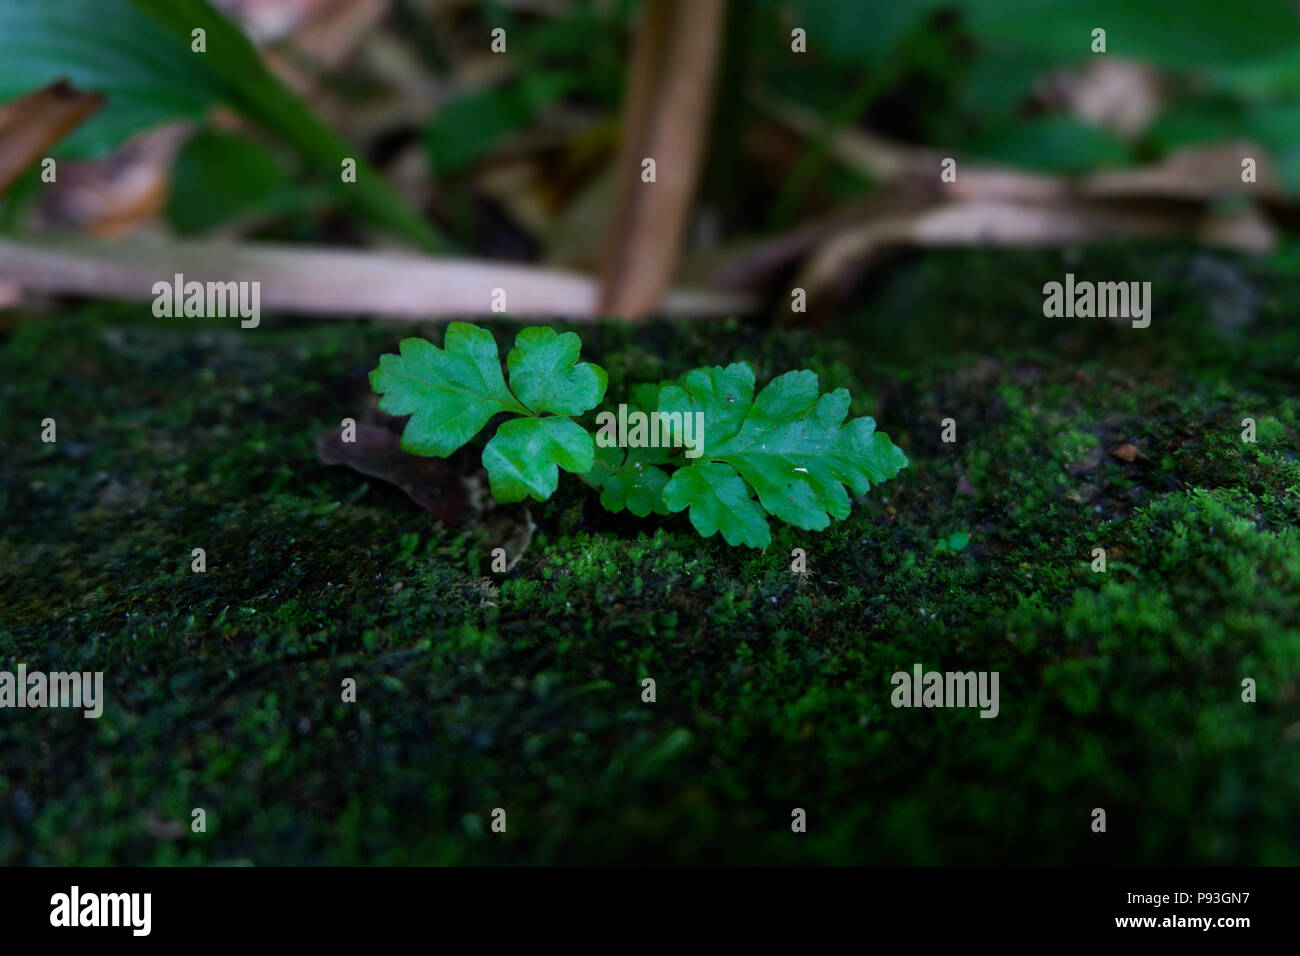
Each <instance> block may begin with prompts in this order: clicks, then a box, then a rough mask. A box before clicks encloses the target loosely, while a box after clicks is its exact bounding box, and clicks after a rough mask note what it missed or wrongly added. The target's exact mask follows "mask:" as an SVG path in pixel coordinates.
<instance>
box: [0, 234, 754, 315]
mask: <svg viewBox="0 0 1300 956" xmlns="http://www.w3.org/2000/svg"><path fill="white" fill-rule="evenodd" d="M177 273H180V274H182V275H184V277H185V279H186V281H187V282H189V281H196V282H243V281H256V282H259V283H260V296H261V307H262V308H263V309H269V310H280V311H286V312H296V313H307V314H313V315H326V316H330V315H332V316H349V315H354V316H355V315H365V316H374V317H378V318H388V319H401V320H411V321H422V320H428V319H430V318H434V317H438V316H444V315H464V316H490V315H492V312H491V311H490V307H491V303H492V300H493V290H494V289H498V288H500V289H506V290H507V291H508V298H507V304H508V314H509V315H511V316H519V317H526V318H536V317H551V316H557V317H562V318H566V319H574V320H582V319H592V318H596V317H597V316H599V315H600V314H601V313H600V311H599V310H598V308H597V291H598V290H597V284H596V281H595V280H594V279H592V278H590V277H588V276H584V275H580V274H578V273H573V272H561V271H559V270H555V269H541V268H536V267H533V266H524V265H514V264H510V263H501V262H489V261H485V260H473V259H434V258H429V257H425V256H418V255H413V254H409V253H391V252H375V251H365V250H342V249H333V248H329V249H327V248H322V247H304V246H290V245H282V244H276V243H235V244H230V243H219V242H211V241H186V240H169V241H166V242H161V241H146V240H134V239H132V240H116V241H102V240H95V239H86V238H83V237H69V238H59V239H27V240H24V241H23V242H15V241H13V240H7V239H0V281H3V280H5V279H16V280H21V281H22V283H23V284H24V285H25V286H27V287H28V288H29V289H32V290H36V291H44V292H52V293H61V294H73V295H86V296H93V297H95V298H97V299H127V300H146V301H147V300H149V299H152V298H153V292H152V288H153V285H154V283H156V282H160V281H164V282H171V281H172V276H173V275H175V274H177ZM752 308H753V301H752V299H750V298H749V297H748V296H744V295H738V294H735V293H725V292H710V291H696V290H690V289H683V290H678V291H675V292H672V293H670V294H669V295H668V296H667V297H666V299H665V300H664V302H663V305H662V311H663V312H664V313H665V314H670V315H671V314H675V315H684V316H695V317H708V316H715V315H730V314H732V313H735V312H740V311H749V310H751V309H752Z"/></svg>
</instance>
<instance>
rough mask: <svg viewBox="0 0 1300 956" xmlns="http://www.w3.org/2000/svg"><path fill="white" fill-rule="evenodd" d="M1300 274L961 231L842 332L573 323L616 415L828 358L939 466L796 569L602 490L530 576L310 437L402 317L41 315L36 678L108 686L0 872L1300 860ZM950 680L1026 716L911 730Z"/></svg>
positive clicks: (12, 602)
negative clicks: (234, 320)
mask: <svg viewBox="0 0 1300 956" xmlns="http://www.w3.org/2000/svg"><path fill="white" fill-rule="evenodd" d="M1207 263H1208V266H1207ZM1066 271H1073V272H1075V273H1076V274H1077V275H1079V277H1080V278H1101V279H1121V278H1132V279H1142V278H1150V279H1153V280H1154V284H1155V292H1156V301H1155V310H1154V318H1153V322H1152V325H1151V327H1150V328H1149V329H1146V330H1133V329H1130V328H1128V327H1127V326H1126V325H1116V324H1110V323H1107V322H1105V321H1104V320H1100V319H1071V320H1053V319H1045V318H1044V317H1043V316H1042V312H1041V304H1042V296H1041V286H1042V283H1043V282H1045V281H1048V280H1050V279H1058V280H1059V279H1061V278H1062V276H1063V275H1064V273H1065V272H1066ZM1207 277H1208V278H1207ZM1293 287H1294V282H1293V280H1292V279H1291V277H1290V274H1289V273H1288V272H1287V271H1279V270H1278V269H1277V268H1276V266H1262V265H1249V264H1246V263H1237V262H1233V261H1223V260H1219V259H1212V258H1207V257H1205V256H1204V255H1203V254H1200V253H1195V252H1193V251H1191V250H1185V249H1159V248H1158V249H1147V250H1142V251H1135V250H1128V249H1115V250H1101V251H1097V252H1094V253H1091V254H1089V255H1088V256H1086V257H1085V258H1084V259H1083V260H1082V261H1075V262H1073V264H1071V265H1067V264H1066V261H1065V260H1064V259H1063V258H1062V256H1060V255H1059V254H1056V253H1032V254H1030V253H1004V254H997V255H993V254H989V253H977V252H971V253H944V254H934V255H927V256H918V257H914V258H909V259H907V260H904V261H902V262H899V263H896V264H895V265H894V266H892V267H891V268H890V269H888V270H886V273H885V274H884V275H882V276H881V277H880V278H878V279H877V280H876V281H875V282H874V283H873V287H872V288H871V289H870V290H869V295H867V296H865V297H864V301H863V302H862V303H860V304H859V305H858V306H856V307H855V308H854V309H852V310H848V311H847V312H846V314H845V316H844V318H842V319H841V320H840V321H839V322H838V323H837V325H836V326H835V328H834V330H833V335H813V334H811V333H809V332H806V331H798V330H793V331H791V330H784V331H782V330H778V331H763V330H761V329H758V328H756V327H753V326H750V325H745V324H741V323H736V322H727V323H719V324H711V325H684V324H682V325H669V324H665V323H655V324H650V325H645V326H639V327H632V328H629V327H623V326H616V325H599V326H595V327H592V326H585V325H584V326H581V327H577V331H579V332H580V334H582V336H583V339H584V357H586V358H589V359H591V360H593V361H596V362H599V363H601V364H602V365H604V366H605V367H606V368H607V369H608V370H609V372H610V374H611V385H610V391H609V398H610V399H612V400H614V401H617V400H619V397H620V396H621V395H622V394H625V392H624V389H625V388H626V386H627V385H629V384H631V383H634V382H637V381H643V380H645V381H654V380H658V379H660V378H663V377H670V376H675V375H676V374H679V373H680V372H682V371H684V370H685V369H687V368H689V367H692V366H694V365H699V364H713V363H720V364H725V363H726V362H729V361H736V360H741V359H746V360H749V361H752V362H753V363H754V364H755V366H756V367H757V369H758V374H759V379H760V381H763V380H766V379H767V378H770V377H771V376H773V375H775V374H778V373H780V372H782V371H785V370H787V369H788V368H791V367H810V368H813V369H814V370H816V371H817V372H819V374H820V375H821V377H822V383H823V387H825V388H831V387H837V386H841V385H843V386H848V387H849V388H850V389H851V390H852V392H853V395H854V404H855V411H856V412H857V413H868V414H872V415H874V416H875V417H876V418H877V421H878V423H879V426H880V428H881V429H882V430H884V431H886V432H888V433H889V434H890V435H891V436H892V437H893V438H894V440H895V441H896V442H898V443H899V444H900V445H902V446H903V447H904V449H905V450H906V452H907V453H908V455H909V458H910V459H911V465H910V467H909V468H908V469H907V470H905V471H904V472H903V473H902V474H901V475H900V476H899V477H898V478H897V479H896V480H894V481H892V482H890V483H888V484H887V485H884V486H881V487H880V488H878V489H875V490H874V491H873V492H872V493H871V494H870V495H868V496H866V497H865V498H864V499H862V500H860V501H858V502H857V503H856V504H855V507H854V512H853V515H852V516H851V518H850V519H849V520H847V521H845V522H842V523H839V524H836V525H834V526H833V527H832V528H830V529H829V530H827V531H825V532H821V533H806V532H802V531H799V530H797V529H793V528H788V527H781V528H780V530H779V531H778V532H777V533H776V535H775V541H774V544H773V546H772V547H771V548H770V549H769V550H768V551H767V552H766V553H760V552H756V551H750V550H743V549H733V548H729V547H727V546H726V545H725V544H723V543H722V542H721V540H720V539H719V538H717V537H715V538H713V539H709V540H701V539H700V538H699V537H698V536H697V535H696V534H695V533H694V532H693V530H692V529H691V528H690V526H689V524H688V523H687V522H686V521H685V519H684V518H683V517H681V516H675V517H673V518H671V519H666V520H665V519H655V518H651V519H647V520H644V521H641V520H638V519H635V518H633V517H631V516H628V515H621V516H614V515H609V514H606V513H604V512H603V511H601V509H600V508H599V505H598V503H597V502H596V501H595V500H594V496H593V495H592V494H591V493H590V492H589V491H588V490H587V489H586V487H585V486H584V485H582V483H581V482H579V481H578V480H577V479H576V478H573V477H572V476H569V477H568V478H566V479H564V480H563V481H562V482H561V490H560V492H559V493H558V494H557V495H556V497H555V498H554V499H552V500H551V501H550V502H548V503H546V504H544V505H537V506H534V507H533V509H532V511H533V516H534V518H536V520H537V521H538V526H539V527H538V535H537V538H536V540H535V541H534V543H533V545H532V547H531V548H530V550H529V551H528V552H527V553H526V554H525V555H524V557H523V558H522V560H521V561H520V562H519V564H518V565H517V566H516V567H515V568H514V569H513V571H511V572H510V573H509V574H506V575H492V574H490V573H489V572H488V571H487V567H488V561H487V560H486V556H485V555H484V554H483V553H482V548H483V544H482V542H481V541H480V540H478V539H477V538H476V537H475V535H474V532H473V529H472V528H461V529H453V530H450V531H449V530H446V529H443V528H442V527H441V526H440V525H438V524H437V523H436V522H435V521H434V520H433V519H432V518H431V516H429V515H428V514H426V513H424V512H422V511H420V510H419V509H418V508H416V507H415V506H414V505H413V504H412V503H411V502H410V501H409V500H408V499H407V498H406V497H405V496H404V495H403V494H402V493H401V492H400V491H397V490H395V489H393V488H391V487H389V486H386V485H383V484H380V483H377V482H374V481H371V480H368V479H365V478H363V477H361V476H360V475H357V474H355V473H352V472H349V471H347V470H344V469H341V468H331V467H326V466H324V465H322V464H320V463H319V462H318V460H317V458H316V455H315V453H314V450H313V445H312V441H313V439H314V437H315V436H316V435H317V434H318V433H319V432H321V431H323V430H325V429H327V428H336V427H337V426H338V422H339V421H340V419H342V418H343V417H345V416H348V415H355V414H356V413H357V411H358V410H359V408H360V403H361V401H362V397H363V396H364V392H365V373H366V372H367V371H368V370H369V369H370V368H371V367H373V366H374V364H375V361H376V357H377V355H378V354H379V353H380V352H381V351H383V350H385V349H388V348H391V347H392V346H393V344H394V343H395V341H396V340H397V338H398V337H399V334H400V333H398V332H395V331H394V330H393V329H392V328H391V327H379V326H374V325H370V324H366V323H361V322H357V323H285V322H276V321H275V320H274V319H267V320H264V326H263V328H261V329H259V330H257V331H256V332H241V331H239V330H238V329H235V330H231V331H228V332H216V331H213V326H214V323H207V324H205V325H204V326H203V327H202V328H200V329H194V328H190V329H177V328H176V327H175V323H171V324H163V323H156V322H143V321H141V320H140V319H139V318H138V316H139V314H140V313H141V312H143V311H145V310H144V309H142V308H135V309H122V308H120V307H113V308H107V307H104V306H94V307H85V308H79V309H73V310H69V311H68V312H66V313H64V314H63V317H61V318H58V319H52V318H49V317H37V318H32V319H30V320H27V321H22V322H19V323H17V324H15V325H12V326H11V327H10V328H9V330H8V332H7V333H6V336H5V340H4V342H3V345H2V346H0V394H2V395H3V403H2V407H3V415H2V416H0V441H2V442H3V446H2V447H3V460H2V461H0V508H2V509H3V513H4V516H5V517H4V524H3V531H2V532H0V661H3V662H4V666H11V665H12V664H14V663H16V662H17V661H26V662H27V664H28V666H29V668H32V669H46V670H66V669H79V670H102V671H104V672H105V675H106V676H105V683H106V688H107V689H108V691H109V695H110V698H111V699H110V701H109V702H108V704H107V707H106V710H105V713H104V716H103V717H102V718H101V719H99V720H98V721H94V720H86V719H83V718H82V717H81V716H79V715H73V714H71V713H68V712H61V711H48V710H47V711H14V710H10V711H4V712H0V808H3V810H2V812H0V863H59V864H71V863H79V864H101V863H176V862H182V863H203V862H225V863H229V862H241V861H250V862H253V863H259V864H273V863H357V862H366V863H415V862H436V863H464V862H473V863H497V862H501V863H544V862H568V863H572V862H598V861H615V862H625V861H673V862H706V861H707V862H740V863H750V862H807V861H816V862H834V863H853V862H872V863H886V862H905V863H927V864H928V863H935V864H937V863H979V862H993V863H1001V862H1041V863H1060V862H1090V863H1191V862H1197V863H1209V862H1216V863H1292V864H1294V863H1300V723H1298V721H1300V459H1298V458H1297V448H1298V447H1300V437H1298V436H1300V326H1298V325H1297V322H1296V319H1295V316H1296V315H1297V314H1298V313H1300V296H1297V295H1296V293H1295V291H1294V288H1293ZM425 331H426V332H427V333H428V334H431V335H434V336H436V338H437V340H439V341H440V340H441V331H440V329H437V328H436V327H430V329H428V330H425ZM497 331H498V339H499V341H500V342H502V343H506V342H508V340H509V338H510V337H511V336H512V334H513V330H512V329H511V328H510V327H506V326H499V327H497ZM46 417H53V418H55V419H56V420H57V422H58V442H57V444H52V445H47V444H42V443H41V441H40V434H39V433H40V427H39V426H40V422H41V420H42V419H44V418H46ZM949 417H950V418H953V419H955V421H956V423H957V438H958V441H957V442H956V443H955V444H945V443H943V442H942V441H941V440H940V421H941V420H942V419H944V418H949ZM1246 417H1252V418H1255V419H1256V421H1257V422H1258V437H1259V441H1258V442H1257V443H1256V444H1246V443H1244V442H1243V441H1242V440H1241V431H1242V428H1241V424H1240V422H1241V420H1242V419H1243V418H1246ZM1113 442H1128V443H1130V444H1132V445H1133V446H1134V447H1135V448H1136V449H1137V450H1138V451H1139V452H1140V453H1141V456H1143V457H1140V458H1138V459H1137V460H1135V461H1133V462H1128V463H1126V462H1122V461H1118V460H1116V459H1115V458H1113V457H1111V456H1109V455H1107V454H1106V453H1105V452H1104V448H1105V447H1106V446H1107V445H1109V444H1111V443H1113ZM963 478H964V479H965V480H964V481H963ZM959 486H960V488H961V490H960V491H959V490H958V489H959ZM774 530H775V525H774ZM961 533H964V534H966V535H968V536H969V544H968V545H967V546H966V547H965V548H963V549H961V550H953V549H951V548H944V547H942V546H940V542H941V541H943V540H944V539H947V538H948V537H949V536H950V535H953V534H961ZM195 547H202V548H204V549H206V552H207V558H208V571H207V573H206V574H194V573H192V572H191V571H190V560H191V559H190V552H191V549H192V548H195ZM796 547H799V548H804V549H805V550H806V551H807V554H808V563H809V573H808V574H807V575H804V576H798V575H794V574H792V573H791V571H790V553H791V549H792V548H796ZM1097 547H1102V548H1105V549H1106V551H1107V554H1108V560H1109V569H1108V571H1107V573H1104V574H1095V573H1093V572H1092V570H1091V567H1090V565H1091V561H1092V551H1093V549H1094V548H1097ZM917 662H920V663H922V664H923V665H924V666H925V667H926V668H927V669H942V670H957V669H960V670H970V669H973V670H996V671H999V672H1000V675H1001V677H1000V679H1001V685H1000V690H1001V713H1000V715H999V716H998V717H997V718H996V719H993V720H987V719H980V718H979V717H978V714H977V713H976V712H975V711H974V710H903V709H894V708H893V707H891V706H890V690H891V687H890V684H889V678H890V675H891V674H892V673H893V672H894V671H896V670H906V669H910V668H911V666H912V665H913V664H914V663H917ZM645 676H651V677H654V678H655V679H656V681H657V683H658V701H657V703H654V704H645V703H642V702H641V687H640V681H641V679H642V678H643V677H645ZM347 677H352V678H355V679H356V681H357V685H358V701H357V702H356V703H355V704H344V703H343V702H342V701H341V699H340V691H341V688H340V685H341V682H342V680H343V679H344V678H347ZM1245 677H1251V678H1253V679H1254V680H1255V681H1257V683H1258V695H1259V699H1258V702H1257V703H1253V704H1250V703H1243V701H1242V699H1241V693H1242V687H1241V681H1242V679H1243V678H1245ZM195 807H202V808H204V809H205V810H206V811H207V819H208V830H207V833H205V834H195V833H191V832H190V830H189V820H190V811H191V809H192V808H195ZM494 807H503V808H505V809H506V810H507V813H508V824H509V827H508V831H507V833H505V834H504V835H495V834H492V833H491V832H490V829H489V817H490V813H491V811H492V809H493V808H494ZM793 807H803V808H805V809H806V810H807V812H808V819H809V828H808V832H807V833H806V834H793V833H791V831H790V812H791V808H793ZM1094 807H1102V808H1105V809H1106V811H1107V814H1108V819H1107V822H1108V829H1107V832H1106V833H1105V834H1097V833H1094V832H1092V830H1091V827H1090V824H1091V821H1092V809H1093V808H1094Z"/></svg>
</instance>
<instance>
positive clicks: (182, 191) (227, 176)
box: [167, 129, 304, 235]
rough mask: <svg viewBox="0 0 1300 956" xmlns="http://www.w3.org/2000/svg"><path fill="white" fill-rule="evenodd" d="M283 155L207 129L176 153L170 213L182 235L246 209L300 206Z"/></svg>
mask: <svg viewBox="0 0 1300 956" xmlns="http://www.w3.org/2000/svg"><path fill="white" fill-rule="evenodd" d="M303 205H304V202H303V194H302V193H301V191H300V190H297V189H295V188H294V186H293V183H292V181H291V180H290V178H289V175H288V173H287V172H286V171H285V169H284V167H283V165H282V164H281V162H280V160H279V158H278V157H277V156H276V155H275V154H274V153H273V152H271V151H270V150H268V149H266V148H264V147H262V146H259V145H258V144H256V143H253V142H251V141H249V140H247V139H245V138H244V137H242V136H231V135H229V134H226V133H218V132H216V131H214V130H210V129H204V130H202V131H200V132H199V133H198V134H197V135H196V136H194V137H193V138H192V139H191V140H190V141H189V142H188V143H187V144H186V145H185V148H184V149H183V150H182V151H181V154H180V156H178V157H177V160H176V166H175V168H174V169H173V171H172V192H171V197H170V198H169V200H168V204H167V215H168V218H169V219H170V220H171V222H172V225H174V226H175V227H176V231H177V232H179V233H181V234H183V235H194V234H197V233H202V232H207V231H208V230H209V229H212V228H213V227H214V226H219V225H221V224H222V223H224V222H228V221H229V220H231V219H233V218H235V217H237V216H240V215H243V214H245V213H249V212H254V211H259V212H281V211H286V210H297V209H301V208H302V206H303Z"/></svg>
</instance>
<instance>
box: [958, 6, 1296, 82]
mask: <svg viewBox="0 0 1300 956" xmlns="http://www.w3.org/2000/svg"><path fill="white" fill-rule="evenodd" d="M956 6H957V7H959V8H960V9H961V10H962V11H963V13H964V16H965V20H966V23H967V24H968V25H969V26H970V28H971V31H972V32H973V33H974V34H975V35H976V36H977V37H978V38H980V39H982V40H984V41H986V42H989V43H992V44H1002V45H1009V46H1021V47H1025V48H1027V49H1031V50H1036V51H1038V52H1039V53H1042V54H1047V55H1050V56H1054V57H1060V58H1062V59H1064V60H1066V61H1071V60H1082V59H1086V58H1088V57H1091V56H1093V55H1094V54H1093V53H1092V31H1093V29H1094V28H1096V27H1101V28H1102V29H1104V30H1105V31H1106V55H1108V56H1121V57H1128V58H1132V59H1138V60H1147V61H1149V62H1151V63H1155V64H1158V65H1161V66H1167V67H1175V68H1190V69H1197V68H1202V69H1203V68H1207V67H1215V66H1225V65H1228V64H1238V63H1244V62H1248V61H1250V60H1252V59H1255V58H1258V57H1264V56H1270V55H1273V54H1276V53H1277V52H1278V51H1280V50H1282V49H1285V48H1286V47H1287V46H1289V45H1291V44H1294V43H1295V42H1296V40H1297V39H1298V38H1300V18H1297V16H1296V7H1295V3H1294V2H1292V0H1253V2H1252V3H1250V4H1239V3H1226V2H1224V0H1088V2H1087V3H1081V2H1080V0H960V2H959V3H957V4H956Z"/></svg>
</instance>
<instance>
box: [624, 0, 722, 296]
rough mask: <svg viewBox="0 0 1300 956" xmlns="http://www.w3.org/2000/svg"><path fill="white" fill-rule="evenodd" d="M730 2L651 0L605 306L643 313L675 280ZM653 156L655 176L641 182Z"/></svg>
mask: <svg viewBox="0 0 1300 956" xmlns="http://www.w3.org/2000/svg"><path fill="white" fill-rule="evenodd" d="M725 9H726V3H725V0H659V2H656V3H650V4H646V5H645V8H644V10H643V12H642V17H643V19H642V21H641V24H640V27H639V28H638V30H637V35H636V40H635V44H634V49H633V51H632V63H631V67H630V70H629V75H628V86H627V102H626V104H625V106H624V119H623V133H622V140H621V142H620V145H619V153H618V167H617V169H618V173H617V176H618V181H617V186H616V196H615V201H614V212H613V216H612V220H611V227H610V233H609V240H608V251H607V254H606V258H605V262H604V268H603V274H602V277H601V295H600V301H601V307H602V311H604V312H606V313H608V314H611V315H621V316H629V317H638V316H643V315H645V314H647V313H649V312H651V311H653V310H654V309H655V308H656V306H658V305H659V302H660V299H661V298H662V296H663V294H664V291H665V290H666V289H667V288H668V285H669V283H670V282H671V281H672V277H673V273H674V271H675V269H676V267H677V260H678V257H679V256H680V253H681V239H682V234H683V231H684V229H685V226H686V219H687V215H688V213H689V212H690V204H691V196H692V193H693V192H694V190H695V182H696V179H697V176H698V172H699V165H700V158H701V156H702V155H703V152H704V141H705V135H706V126H707V120H708V115H709V107H710V105H711V102H712V90H713V80H714V75H715V74H716V72H717V63H718V51H719V48H720V46H721V37H722V25H723V19H724V13H725ZM644 159H654V160H655V161H656V162H655V182H653V183H646V182H642V178H641V177H642V160H644Z"/></svg>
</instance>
